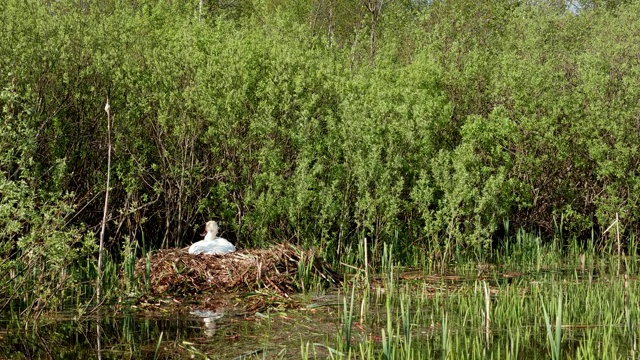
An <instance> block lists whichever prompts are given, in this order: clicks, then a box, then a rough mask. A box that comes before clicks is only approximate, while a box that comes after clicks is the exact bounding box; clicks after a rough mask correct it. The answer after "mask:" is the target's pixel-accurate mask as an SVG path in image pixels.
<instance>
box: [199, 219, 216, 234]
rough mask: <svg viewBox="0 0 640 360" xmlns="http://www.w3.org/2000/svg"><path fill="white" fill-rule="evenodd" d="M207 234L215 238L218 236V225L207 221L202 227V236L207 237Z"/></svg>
mask: <svg viewBox="0 0 640 360" xmlns="http://www.w3.org/2000/svg"><path fill="white" fill-rule="evenodd" d="M208 233H211V234H212V235H213V237H214V238H215V237H216V235H217V234H218V223H217V222H215V221H213V220H211V221H207V224H206V225H205V227H204V232H203V233H202V236H204V235H207V234H208Z"/></svg>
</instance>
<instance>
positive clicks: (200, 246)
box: [189, 220, 236, 255]
mask: <svg viewBox="0 0 640 360" xmlns="http://www.w3.org/2000/svg"><path fill="white" fill-rule="evenodd" d="M205 231H206V232H207V235H206V236H205V237H204V240H201V241H198V242H196V243H193V244H192V245H191V246H189V254H192V255H197V254H210V255H223V254H228V253H231V252H234V251H236V247H235V246H233V244H232V243H230V242H229V241H227V240H226V239H223V238H220V237H216V235H217V234H218V224H217V223H216V222H215V221H213V220H212V221H209V222H207V225H206V226H205Z"/></svg>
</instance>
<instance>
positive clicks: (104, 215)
mask: <svg viewBox="0 0 640 360" xmlns="http://www.w3.org/2000/svg"><path fill="white" fill-rule="evenodd" d="M110 110H111V106H110V105H109V97H107V104H106V105H105V106H104V111H105V112H106V113H107V189H106V191H105V195H104V211H103V212H102V228H101V230H100V248H99V250H98V280H97V282H96V300H97V303H98V304H100V290H101V288H102V253H103V252H104V229H105V227H106V225H107V211H108V209H109V180H110V178H111V113H110Z"/></svg>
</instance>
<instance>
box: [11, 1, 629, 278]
mask: <svg viewBox="0 0 640 360" xmlns="http://www.w3.org/2000/svg"><path fill="white" fill-rule="evenodd" d="M83 4H84V5H83V6H82V7H80V6H79V5H77V4H75V3H74V2H72V1H58V2H53V3H45V2H41V1H7V2H5V3H4V4H2V5H0V9H1V13H0V18H1V21H0V23H1V24H2V25H0V27H1V31H0V84H1V85H2V88H3V92H2V97H1V98H0V104H1V105H2V109H3V111H2V118H1V121H0V126H1V127H2V128H1V131H2V136H1V137H0V150H1V151H2V153H1V154H0V183H1V187H0V195H1V198H0V211H1V216H0V224H1V226H0V229H2V230H0V231H1V232H0V236H1V238H2V246H3V247H2V254H0V255H2V257H3V258H5V259H13V260H16V259H23V258H24V256H27V255H26V254H27V253H28V251H29V249H34V248H36V247H38V246H46V249H47V251H55V252H56V253H55V254H47V255H42V256H44V257H46V258H56V259H58V260H60V261H61V262H55V261H54V262H53V263H52V264H57V265H52V266H60V267H64V266H66V265H68V264H69V263H73V262H77V261H80V260H81V259H83V257H84V256H86V253H87V251H94V250H92V246H91V244H90V241H89V242H87V237H86V236H84V235H83V234H93V233H94V232H96V231H97V228H98V227H97V226H98V224H99V222H100V219H101V208H102V203H101V201H102V196H101V195H103V192H104V187H105V183H106V161H105V158H106V148H107V146H106V145H107V144H106V119H105V116H104V112H103V110H102V109H103V107H104V103H105V100H106V97H107V96H109V97H110V101H111V109H112V114H113V122H114V127H113V138H114V139H115V140H114V156H113V161H114V165H113V168H114V171H113V172H112V174H114V175H113V176H114V179H112V184H113V189H112V191H111V196H112V199H111V201H110V203H111V210H110V214H109V224H108V234H109V238H110V240H109V242H108V246H109V247H110V248H112V249H117V248H120V247H121V243H122V239H124V238H125V237H128V238H129V239H133V240H134V241H138V242H139V243H140V245H144V246H145V247H148V248H149V247H150V248H157V247H160V246H182V245H184V244H186V243H189V242H191V241H192V240H194V239H195V238H196V235H195V231H194V230H195V227H199V226H200V225H201V224H202V223H203V222H204V221H205V220H207V219H209V218H215V219H216V220H219V221H220V223H221V225H222V228H223V230H224V234H223V235H225V236H226V237H228V238H230V239H231V240H233V241H237V242H238V243H239V245H240V246H244V247H250V246H259V245H261V244H264V243H266V242H276V241H280V240H283V239H293V240H295V241H298V242H303V243H307V244H320V245H322V247H323V248H325V249H326V250H329V251H327V253H331V254H334V253H335V254H340V252H341V251H343V250H345V249H347V248H349V247H351V246H353V245H354V244H355V243H356V242H358V241H359V240H360V239H362V238H363V237H367V238H369V239H370V240H371V243H372V244H374V245H373V246H374V249H377V250H379V249H380V248H381V246H380V245H381V244H382V242H383V241H384V242H394V243H396V244H397V245H398V246H396V249H399V251H405V252H406V251H414V250H412V249H425V250H426V251H439V250H438V249H440V247H441V246H443V245H444V246H445V247H447V248H448V249H452V248H453V247H454V246H457V248H458V249H459V251H462V250H464V249H467V248H472V249H479V248H483V247H485V246H487V245H489V244H490V242H491V240H492V239H495V237H496V234H497V233H499V232H502V231H505V230H507V228H505V227H504V226H503V224H505V222H506V221H509V222H510V223H511V224H512V226H510V227H509V229H511V230H513V229H516V228H518V227H524V228H526V229H532V230H536V231H537V230H541V231H543V232H544V233H546V234H548V235H552V234H553V233H554V232H555V231H557V230H559V229H558V227H559V226H558V224H559V222H560V219H562V224H563V225H562V227H563V230H564V231H570V233H571V234H574V235H576V236H578V237H580V236H585V237H588V238H590V234H591V231H592V230H594V231H595V233H596V234H599V232H601V231H602V230H603V228H605V227H606V226H608V224H610V223H611V222H612V221H613V219H615V214H616V213H617V214H619V217H620V219H621V220H620V221H621V223H620V224H621V225H622V228H623V231H624V233H625V234H631V233H633V232H637V231H638V230H639V229H638V227H639V224H640V223H639V220H640V207H639V205H640V204H639V203H638V197H637V196H636V195H635V194H638V191H639V190H640V182H639V179H640V176H639V174H638V169H639V165H640V154H639V153H638V151H639V144H640V138H639V137H640V122H639V120H638V119H640V113H639V110H638V106H637V105H638V99H639V98H640V83H639V82H638V78H639V77H638V72H639V69H640V67H639V63H638V62H639V61H640V60H639V58H638V56H637V54H638V53H640V48H639V46H640V45H638V44H640V41H639V40H640V39H638V38H637V34H638V33H640V32H638V31H635V30H637V29H636V28H637V27H638V26H640V22H638V20H637V19H638V18H639V17H638V15H640V5H639V4H636V3H633V2H632V3H629V4H624V5H620V6H619V7H617V8H615V9H613V8H612V9H608V10H606V9H604V8H603V9H600V8H598V7H597V6H596V7H594V8H593V9H590V10H584V11H582V12H579V13H577V14H576V13H573V12H571V11H563V10H561V9H559V8H558V7H553V6H546V5H541V4H538V5H526V4H519V3H517V2H513V1H505V2H468V1H465V0H460V1H440V2H433V3H432V4H431V5H424V6H423V7H419V6H418V5H416V3H415V2H407V3H397V4H394V5H393V6H388V7H386V8H381V9H376V8H367V9H365V10H363V9H362V8H358V11H355V12H353V13H349V12H347V11H344V8H343V7H344V6H355V7H357V6H363V5H362V4H359V3H353V2H341V3H340V4H341V6H343V7H341V8H340V9H338V10H340V11H337V12H335V14H337V15H336V16H344V17H345V18H340V19H334V18H332V17H331V16H333V15H331V14H334V13H332V12H327V10H326V9H323V10H322V11H323V12H322V13H321V14H319V15H318V16H319V17H318V21H317V22H313V23H311V25H310V26H309V24H308V22H307V21H306V20H305V19H303V18H301V17H300V16H302V15H301V14H307V13H308V12H309V11H312V12H313V11H316V10H317V11H320V10H318V9H319V8H316V7H314V6H310V7H309V8H308V9H307V8H305V9H306V10H305V9H303V10H304V11H303V10H301V9H302V8H300V7H294V8H291V9H289V8H287V6H286V2H284V5H283V6H277V5H275V4H274V3H271V2H268V1H262V2H258V1H256V2H253V3H250V2H242V7H241V8H234V9H231V10H229V11H230V12H228V13H224V11H223V10H221V8H219V7H216V6H209V7H208V8H207V7H205V9H204V10H203V9H201V8H198V7H197V5H198V4H197V2H194V3H193V4H191V3H189V2H184V3H182V2H181V3H180V4H169V3H166V4H164V3H163V4H152V2H147V1H139V2H135V1H134V2H128V3H127V4H122V3H120V2H108V1H106V2H105V1H101V2H96V3H95V4H94V3H92V2H83ZM402 4H403V5H402ZM207 9H208V10H207ZM287 9H289V10H287ZM314 9H316V10H314ZM203 11H204V14H203ZM220 11H222V13H220ZM287 11H289V12H287ZM225 14H227V15H228V16H226V15H225ZM328 14H329V15H331V16H329V15H328ZM340 14H341V15H340ZM348 14H355V15H353V16H361V18H359V20H358V19H353V18H347V16H349V15H348ZM333 22H335V24H333ZM332 24H333V25H332ZM336 24H338V25H339V26H338V27H337V28H336V27H335V26H334V25H336ZM349 24H351V25H349ZM323 26H327V27H328V29H329V31H328V32H324V31H322V29H323ZM332 26H334V27H332ZM349 26H351V29H352V30H353V33H349V31H346V30H345V27H349ZM350 34H352V35H353V37H351V35H350ZM373 35H375V36H373ZM372 46H375V47H376V49H375V51H373V50H372V49H371V47H372ZM371 56H374V57H373V58H371ZM43 232H44V233H43ZM43 234H45V235H46V241H53V242H55V243H58V242H60V246H62V247H52V246H49V245H47V243H46V241H45V242H44V243H43V242H38V241H36V240H33V241H32V240H29V239H37V238H42V237H43V236H45V235H43ZM61 239H65V241H61ZM374 253H375V251H374ZM43 254H44V253H43ZM446 254H450V253H445V255H446ZM58 260H56V261H58ZM6 264H8V263H3V266H7V265H6Z"/></svg>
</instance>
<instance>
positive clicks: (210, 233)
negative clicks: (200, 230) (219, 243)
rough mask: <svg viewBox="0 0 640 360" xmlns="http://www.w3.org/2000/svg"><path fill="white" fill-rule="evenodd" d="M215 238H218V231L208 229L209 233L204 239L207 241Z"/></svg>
mask: <svg viewBox="0 0 640 360" xmlns="http://www.w3.org/2000/svg"><path fill="white" fill-rule="evenodd" d="M215 238H216V233H215V232H213V231H207V235H205V237H204V240H205V241H207V240H208V241H211V240H213V239H215Z"/></svg>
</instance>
